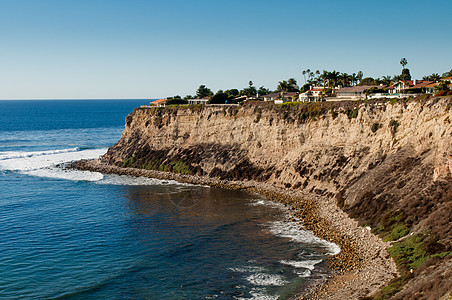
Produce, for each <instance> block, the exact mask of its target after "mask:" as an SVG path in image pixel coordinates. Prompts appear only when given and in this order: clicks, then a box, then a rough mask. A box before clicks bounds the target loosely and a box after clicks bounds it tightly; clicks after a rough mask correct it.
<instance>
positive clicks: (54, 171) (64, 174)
mask: <svg viewBox="0 0 452 300" xmlns="http://www.w3.org/2000/svg"><path fill="white" fill-rule="evenodd" d="M21 173H23V174H27V175H31V176H36V177H46V178H55V179H65V180H72V181H99V180H102V178H103V177H104V175H102V174H101V173H98V172H90V171H79V170H64V169H61V168H45V169H38V170H31V171H24V172H21Z"/></svg>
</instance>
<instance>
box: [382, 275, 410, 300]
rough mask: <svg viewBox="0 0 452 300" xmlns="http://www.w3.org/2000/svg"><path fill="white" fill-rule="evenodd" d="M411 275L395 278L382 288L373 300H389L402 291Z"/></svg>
mask: <svg viewBox="0 0 452 300" xmlns="http://www.w3.org/2000/svg"><path fill="white" fill-rule="evenodd" d="M413 277H414V276H413V274H407V275H405V276H401V277H397V278H395V279H393V280H392V281H391V282H390V283H389V284H388V285H387V286H385V287H383V288H382V289H381V291H380V292H379V293H378V295H377V296H376V297H375V298H374V299H375V300H384V299H390V298H391V297H392V296H394V295H395V294H397V293H398V292H400V291H401V290H402V289H403V286H404V284H405V283H407V282H408V281H409V280H410V279H411V278H413Z"/></svg>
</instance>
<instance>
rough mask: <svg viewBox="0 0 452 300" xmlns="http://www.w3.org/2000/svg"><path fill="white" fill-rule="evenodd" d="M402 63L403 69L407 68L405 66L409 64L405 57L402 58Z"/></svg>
mask: <svg viewBox="0 0 452 300" xmlns="http://www.w3.org/2000/svg"><path fill="white" fill-rule="evenodd" d="M400 64H401V65H402V69H405V66H406V65H407V64H408V61H407V60H406V58H405V57H404V58H402V59H401V60H400Z"/></svg>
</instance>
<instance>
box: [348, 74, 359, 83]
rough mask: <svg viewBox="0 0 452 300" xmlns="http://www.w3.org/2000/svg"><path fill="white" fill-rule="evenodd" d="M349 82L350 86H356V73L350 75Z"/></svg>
mask: <svg viewBox="0 0 452 300" xmlns="http://www.w3.org/2000/svg"><path fill="white" fill-rule="evenodd" d="M350 80H351V82H352V86H353V85H355V84H356V81H358V78H357V77H356V73H353V74H352V75H350Z"/></svg>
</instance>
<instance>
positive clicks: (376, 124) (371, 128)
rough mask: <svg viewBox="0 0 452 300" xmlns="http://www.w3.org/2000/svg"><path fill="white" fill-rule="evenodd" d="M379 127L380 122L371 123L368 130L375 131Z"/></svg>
mask: <svg viewBox="0 0 452 300" xmlns="http://www.w3.org/2000/svg"><path fill="white" fill-rule="evenodd" d="M380 127H381V124H380V123H373V124H372V126H371V127H370V130H371V131H372V132H373V133H375V132H377V130H378V129H379V128H380Z"/></svg>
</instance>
